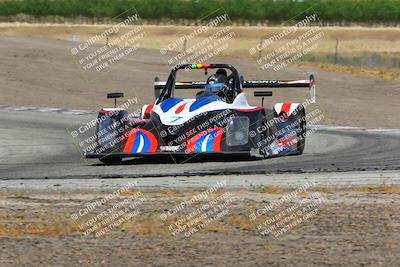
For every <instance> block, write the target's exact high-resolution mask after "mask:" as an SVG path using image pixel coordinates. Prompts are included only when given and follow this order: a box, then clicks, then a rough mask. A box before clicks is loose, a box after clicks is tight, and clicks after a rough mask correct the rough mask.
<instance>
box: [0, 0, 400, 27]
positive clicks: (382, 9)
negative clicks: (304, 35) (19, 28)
mask: <svg viewBox="0 0 400 267" xmlns="http://www.w3.org/2000/svg"><path fill="white" fill-rule="evenodd" d="M221 7H222V8H224V9H225V10H226V12H227V13H228V15H229V17H230V19H231V20H232V21H236V20H249V21H265V20H267V21H270V22H273V23H282V22H284V21H288V20H290V19H291V18H293V17H295V16H296V15H298V14H300V13H301V12H303V11H305V10H307V9H309V8H311V7H312V8H313V9H314V10H315V12H316V14H317V15H318V17H319V18H320V20H321V21H322V22H323V23H349V22H356V23H357V22H361V23H398V22H399V21H400V0H304V1H300V0H277V1H273V0H113V1H110V0H11V1H1V2H0V16H6V17H9V16H15V15H17V14H21V13H24V14H28V15H32V16H35V17H44V16H55V15H58V16H63V17H69V18H74V17H77V16H85V17H89V18H91V17H110V18H112V17H115V16H117V15H119V14H121V13H122V12H124V11H126V10H129V9H132V8H134V9H136V10H137V12H138V13H139V15H140V17H141V18H144V19H156V20H157V19H198V18H200V17H202V16H204V15H206V14H209V13H211V12H213V11H215V10H217V9H219V8H221ZM131 13H133V12H131ZM309 13H310V12H309Z"/></svg>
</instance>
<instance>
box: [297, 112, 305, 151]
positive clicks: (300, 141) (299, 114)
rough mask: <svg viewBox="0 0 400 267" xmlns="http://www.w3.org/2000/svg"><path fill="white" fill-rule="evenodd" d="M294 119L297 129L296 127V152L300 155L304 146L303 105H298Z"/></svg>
mask: <svg viewBox="0 0 400 267" xmlns="http://www.w3.org/2000/svg"><path fill="white" fill-rule="evenodd" d="M295 121H297V122H298V127H299V128H298V129H297V138H298V139H297V154H298V155H301V154H303V152H304V148H305V146H306V131H307V129H306V126H307V122H306V112H305V110H304V108H303V107H299V110H298V111H297V113H296V115H295Z"/></svg>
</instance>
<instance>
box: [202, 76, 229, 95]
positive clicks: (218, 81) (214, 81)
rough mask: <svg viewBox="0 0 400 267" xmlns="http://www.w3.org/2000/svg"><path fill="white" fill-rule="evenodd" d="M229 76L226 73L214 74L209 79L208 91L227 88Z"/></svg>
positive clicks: (215, 91) (216, 91) (219, 90)
mask: <svg viewBox="0 0 400 267" xmlns="http://www.w3.org/2000/svg"><path fill="white" fill-rule="evenodd" d="M226 82H227V78H226V76H225V75H221V74H213V75H211V76H210V77H208V79H207V85H206V92H209V93H214V94H216V93H218V92H221V91H223V90H225V89H226V88H227V85H226Z"/></svg>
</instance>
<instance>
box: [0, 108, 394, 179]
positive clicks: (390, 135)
mask: <svg viewBox="0 0 400 267" xmlns="http://www.w3.org/2000/svg"><path fill="white" fill-rule="evenodd" d="M93 116H94V115H65V114H57V113H42V112H28V111H27V112H25V111H1V112H0V138H1V140H2V142H1V145H0V153H1V155H2V156H1V160H0V178H1V179H3V180H6V179H8V180H9V179H18V180H20V179H35V180H36V179H68V180H69V179H74V180H76V179H102V178H103V179H104V178H134V177H136V178H145V177H148V178H155V177H158V178H160V177H161V178H162V177H165V178H170V177H175V179H182V183H185V184H186V185H187V186H191V185H192V186H193V185H194V184H193V183H198V182H199V180H198V179H197V180H196V179H193V180H191V179H187V178H188V177H192V176H195V177H204V176H212V175H221V174H224V175H239V176H240V175H242V176H243V177H253V178H252V181H253V182H254V183H256V182H257V179H260V181H261V180H262V179H264V178H265V177H266V174H267V175H271V174H274V175H276V174H297V175H301V174H310V173H314V174H318V173H325V176H326V175H327V174H329V173H332V175H336V176H337V175H338V173H339V174H340V173H343V175H339V177H342V178H338V182H339V180H340V179H345V178H346V176H348V175H346V174H345V173H347V172H352V173H354V172H358V173H360V174H363V173H367V172H387V171H389V172H392V173H398V172H399V170H400V135H399V132H398V131H395V130H393V131H363V130H360V129H342V130H340V129H336V128H334V129H329V128H326V129H324V128H322V129H321V130H317V131H316V132H315V133H313V134H311V135H310V136H309V137H308V139H307V143H306V149H305V153H304V154H303V155H301V156H291V157H280V158H273V159H266V160H254V161H235V162H231V161H230V160H222V161H217V162H216V161H208V162H207V161H205V160H201V161H200V160H199V161H194V162H190V163H183V164H176V163H174V162H173V161H170V162H166V163H160V162H154V161H153V162H152V161H145V160H141V159H134V160H126V161H124V162H123V163H121V164H119V165H105V164H102V163H100V162H99V161H98V160H96V159H94V160H86V159H84V158H83V157H82V155H81V153H80V151H79V149H78V148H77V146H76V144H74V142H73V139H72V137H71V136H70V135H69V133H68V131H67V129H70V128H73V127H77V126H79V125H81V124H83V123H85V122H87V121H89V120H91V119H92V118H93ZM257 177H258V178H257ZM263 177H264V178H263ZM321 177H323V176H321ZM352 177H354V179H362V175H356V176H354V175H353V176H352ZM200 180H201V179H200ZM245 180H246V179H243V185H248V181H247V182H245ZM270 180H273V179H270ZM210 181H211V180H210ZM157 182H158V183H159V181H157ZM191 182H193V183H191ZM154 185H157V183H156V184H154ZM237 185H238V186H240V183H238V184H237Z"/></svg>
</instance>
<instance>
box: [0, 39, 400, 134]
mask: <svg viewBox="0 0 400 267" xmlns="http://www.w3.org/2000/svg"><path fill="white" fill-rule="evenodd" d="M75 46H76V43H73V42H69V41H61V40H58V41H57V40H46V39H36V38H27V37H7V36H0V58H1V60H2V64H1V65H0V94H1V96H2V97H1V98H0V105H11V106H28V107H32V106H33V107H55V108H72V109H83V110H92V111H96V110H98V109H100V108H101V107H104V106H110V105H111V103H110V102H109V101H108V100H107V99H106V98H105V95H106V93H108V92H115V91H123V92H125V99H127V98H135V97H137V100H138V103H137V105H135V106H131V107H130V110H131V112H132V111H134V110H137V109H140V108H141V106H142V105H143V104H149V103H152V102H153V101H154V95H153V92H154V91H153V87H152V84H153V82H154V78H155V77H156V76H158V77H160V79H161V80H165V79H167V77H168V74H169V70H170V68H171V66H170V65H169V64H168V59H169V57H166V56H161V54H160V52H159V51H158V50H153V49H139V50H137V51H135V52H134V53H133V54H131V55H129V56H127V57H125V58H123V59H121V60H120V61H119V62H118V63H116V64H113V65H111V67H110V68H109V69H108V70H107V72H105V73H100V74H99V73H98V72H96V71H83V69H82V68H81V66H80V65H79V64H77V62H75V61H74V58H73V56H72V55H71V49H72V48H73V47H75ZM95 48H97V46H94V49H95ZM211 62H212V63H213V62H219V63H231V64H234V65H235V66H236V67H237V69H238V70H239V72H240V73H241V74H243V75H244V77H245V79H306V78H307V77H308V75H309V74H311V73H314V74H315V75H316V79H317V104H316V105H314V107H312V109H314V108H319V109H320V110H321V111H322V112H323V114H324V120H323V121H321V122H320V124H333V125H348V126H360V127H368V128H375V127H382V128H399V127H400V122H399V120H398V119H397V117H396V115H395V114H397V113H399V112H400V108H399V105H398V99H399V97H400V83H399V81H386V80H379V79H374V78H368V77H361V76H357V75H349V74H341V73H334V72H330V71H329V70H328V71H323V70H319V69H318V68H313V67H304V68H299V67H287V68H284V69H282V70H280V71H276V72H275V71H261V70H260V69H259V66H258V65H257V63H256V62H255V61H254V60H253V59H251V58H243V57H217V58H213V59H212V60H211ZM272 91H273V93H274V96H273V97H272V98H268V99H267V100H266V103H267V104H266V107H271V106H272V103H276V102H288V101H291V102H296V101H298V102H303V101H304V100H305V99H306V98H307V97H308V90H307V89H279V90H278V89H273V90H272ZM189 93H191V92H189ZM248 97H249V101H250V104H253V105H260V102H261V101H260V99H255V98H254V97H253V96H252V91H251V90H249V93H248ZM308 110H309V111H311V110H310V108H309V109H308Z"/></svg>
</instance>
